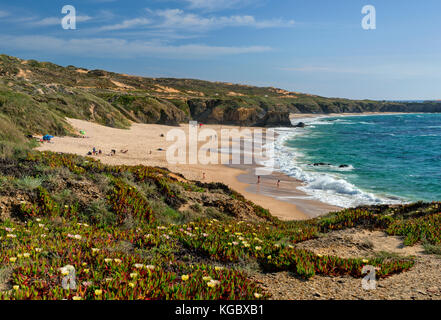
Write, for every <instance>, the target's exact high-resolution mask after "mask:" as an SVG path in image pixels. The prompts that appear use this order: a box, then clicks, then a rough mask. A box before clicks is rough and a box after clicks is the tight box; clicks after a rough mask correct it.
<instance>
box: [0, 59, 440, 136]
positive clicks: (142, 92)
mask: <svg viewBox="0 0 441 320" xmlns="http://www.w3.org/2000/svg"><path fill="white" fill-rule="evenodd" d="M364 111H379V112H391V111H397V112H415V111H416V112H441V104H440V103H435V102H427V103H423V104H405V103H389V102H378V101H368V100H365V101H355V100H348V99H330V98H324V97H319V96H314V95H308V94H303V93H298V92H289V91H286V90H282V89H277V88H271V87H266V88H261V87H253V86H247V85H238V84H231V83H220V82H208V81H201V80H192V79H169V78H158V79H156V78H142V77H136V76H129V75H123V74H117V73H112V72H107V71H103V70H86V69H82V68H77V67H74V66H68V67H61V66H58V65H55V64H52V63H49V62H38V61H35V60H22V59H19V58H15V57H11V56H7V55H0V123H1V126H0V140H2V139H3V140H5V139H6V140H10V139H17V138H18V139H19V137H18V135H19V132H21V133H23V134H37V133H40V134H45V133H50V134H52V135H66V134H71V133H73V132H72V128H70V127H69V125H68V124H67V123H66V122H65V121H64V118H65V117H71V118H77V119H83V120H91V121H95V122H97V123H100V124H104V125H107V126H112V127H117V128H126V127H128V126H129V125H130V122H131V121H133V122H138V123H157V124H167V125H178V124H179V123H182V122H187V121H188V120H191V119H194V120H198V121H202V122H205V123H223V124H236V125H249V126H253V125H257V126H279V125H289V124H290V122H289V113H343V112H364Z"/></svg>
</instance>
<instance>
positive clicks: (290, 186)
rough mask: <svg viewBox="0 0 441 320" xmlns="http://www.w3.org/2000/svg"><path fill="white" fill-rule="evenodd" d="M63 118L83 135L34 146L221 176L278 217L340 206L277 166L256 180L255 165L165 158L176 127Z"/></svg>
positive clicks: (209, 178) (200, 176) (190, 175)
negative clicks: (312, 194) (114, 124)
mask: <svg viewBox="0 0 441 320" xmlns="http://www.w3.org/2000/svg"><path fill="white" fill-rule="evenodd" d="M67 120H68V122H69V123H70V125H71V126H72V127H73V128H75V130H77V131H78V132H79V131H80V130H84V131H85V132H86V135H87V138H78V137H56V138H54V139H53V143H44V144H42V145H41V146H40V147H39V148H37V150H39V151H53V152H61V153H71V154H77V155H82V156H86V155H87V154H88V152H89V151H91V150H92V149H93V148H94V147H95V148H96V150H97V151H98V150H102V152H103V153H102V155H100V156H93V158H96V159H99V160H101V161H102V162H103V163H104V164H108V165H145V166H153V167H164V168H167V169H169V170H171V171H172V172H176V173H180V174H182V175H184V176H185V177H186V178H187V179H189V180H195V181H201V182H207V183H209V182H221V183H224V184H226V185H228V186H229V187H230V188H232V189H234V190H236V191H237V192H239V193H241V194H242V195H244V196H245V197H246V198H247V199H249V200H251V201H253V202H254V203H256V204H258V205H260V206H262V207H263V208H265V209H269V210H270V212H271V214H272V215H273V216H275V217H277V218H279V219H281V220H304V219H309V218H311V217H316V216H319V215H322V214H326V213H328V212H330V211H336V210H339V209H341V208H339V207H335V206H331V205H328V204H325V203H322V202H320V201H319V200H317V199H312V198H311V197H309V196H308V195H307V194H306V193H304V192H302V191H300V190H298V189H297V188H298V187H299V186H301V185H302V182H301V181H298V180H296V179H294V178H292V177H289V176H287V175H285V174H283V173H279V172H276V171H275V172H273V173H272V174H271V175H269V176H264V177H262V181H261V183H260V184H259V185H257V177H256V176H255V175H253V171H254V169H255V168H256V167H257V165H249V166H232V165H223V164H217V165H212V164H209V165H202V164H185V165H183V164H170V163H168V162H167V160H166V159H165V153H166V152H165V150H167V148H168V147H170V146H171V145H172V144H173V142H167V141H166V138H165V137H164V136H165V135H166V133H167V132H168V130H171V129H176V127H170V126H165V125H156V124H138V123H133V124H132V126H131V128H130V129H115V128H110V127H106V126H102V125H99V124H96V123H93V122H88V121H84V120H77V119H67ZM188 126H189V125H188V124H182V125H181V127H180V128H181V129H183V130H184V131H187V130H188ZM204 128H209V129H213V130H215V131H216V132H217V133H219V136H220V130H221V129H226V128H228V129H239V127H235V126H225V125H223V126H222V125H205V126H204ZM242 129H244V127H242ZM112 149H113V150H116V151H117V153H116V155H115V156H108V154H109V153H110V151H111V150H112ZM160 149H161V150H160ZM122 150H128V152H127V153H126V154H123V153H121V152H120V151H122ZM150 153H151V154H150ZM204 177H205V179H204ZM279 179H280V180H281V183H280V187H277V180H279Z"/></svg>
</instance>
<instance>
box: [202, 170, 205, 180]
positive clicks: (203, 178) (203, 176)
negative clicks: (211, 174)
mask: <svg viewBox="0 0 441 320" xmlns="http://www.w3.org/2000/svg"><path fill="white" fill-rule="evenodd" d="M202 180H205V172H204V173H202Z"/></svg>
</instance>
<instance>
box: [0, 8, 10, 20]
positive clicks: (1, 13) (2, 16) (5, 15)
mask: <svg viewBox="0 0 441 320" xmlns="http://www.w3.org/2000/svg"><path fill="white" fill-rule="evenodd" d="M7 16H9V12H6V11H2V10H0V18H4V17H7Z"/></svg>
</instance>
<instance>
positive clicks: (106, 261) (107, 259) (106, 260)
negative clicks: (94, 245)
mask: <svg viewBox="0 0 441 320" xmlns="http://www.w3.org/2000/svg"><path fill="white" fill-rule="evenodd" d="M104 262H105V263H111V262H112V259H110V258H106V259H104Z"/></svg>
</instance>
